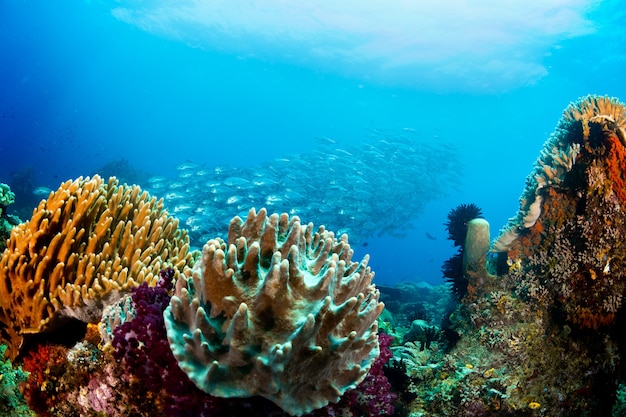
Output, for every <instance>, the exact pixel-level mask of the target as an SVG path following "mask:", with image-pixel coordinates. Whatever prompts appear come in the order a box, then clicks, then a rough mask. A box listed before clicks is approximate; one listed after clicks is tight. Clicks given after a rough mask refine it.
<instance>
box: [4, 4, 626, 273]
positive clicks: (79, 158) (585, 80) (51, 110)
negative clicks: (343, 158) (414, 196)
mask: <svg viewBox="0 0 626 417" xmlns="http://www.w3.org/2000/svg"><path fill="white" fill-rule="evenodd" d="M291 3H293V4H292V5H290V4H289V2H276V3H275V4H274V2H273V1H264V2H260V1H250V2H246V3H245V5H244V4H243V3H242V2H211V1H200V2H193V1H190V0H189V1H182V0H181V1H175V2H172V1H149V2H141V3H138V2H131V1H109V2H107V1H91V2H78V1H76V2H63V4H62V6H61V5H60V4H61V3H59V2H53V1H47V0H32V1H17V0H15V1H14V0H4V1H2V2H0V19H1V22H2V24H0V39H2V42H0V155H2V164H1V165H0V182H8V181H9V178H10V177H11V175H12V173H14V172H16V171H19V170H21V169H24V168H25V167H33V168H34V170H35V178H36V185H41V186H47V187H50V188H52V189H54V188H56V187H57V186H58V184H59V183H60V182H62V181H64V180H66V179H69V178H75V177H78V176H80V175H90V174H92V173H93V172H95V170H97V169H98V168H99V167H102V166H103V165H105V164H106V163H109V162H111V161H114V160H119V159H122V158H124V159H126V160H128V161H129V163H130V164H131V166H133V167H134V168H137V169H142V170H146V171H149V172H150V173H152V174H153V175H165V176H172V175H175V174H176V168H175V167H176V165H177V164H179V163H181V162H184V161H193V162H196V163H201V164H205V165H206V166H215V165H225V164H226V165H233V166H249V165H251V166H255V165H258V164H260V163H264V162H268V161H271V160H273V159H275V158H282V157H289V156H290V155H294V154H298V153H305V152H307V151H308V150H310V149H312V148H313V147H314V146H317V145H318V142H317V141H316V140H315V138H317V137H329V138H333V139H334V140H336V141H338V142H340V143H342V144H359V143H361V142H362V141H363V138H364V137H365V136H366V135H367V134H368V132H369V131H371V129H399V130H402V129H405V128H411V129H415V130H416V131H418V132H419V135H420V138H421V140H424V141H428V142H430V143H440V142H441V143H443V142H449V143H454V144H456V145H458V147H459V152H460V154H459V156H460V159H461V161H462V167H461V169H462V175H461V178H460V182H461V187H460V189H459V190H456V191H454V192H452V193H446V190H445V189H444V190H441V196H436V197H440V198H434V197H433V196H428V197H426V196H425V197H424V198H425V201H427V203H426V206H425V208H424V210H423V211H421V212H417V213H415V220H414V224H415V227H414V228H411V229H410V230H407V235H406V237H404V238H393V237H390V236H383V237H380V238H371V239H369V240H368V241H367V246H359V247H357V256H362V255H364V254H365V253H369V254H370V255H371V265H372V267H373V269H374V270H375V271H376V273H377V278H376V280H377V281H378V282H385V283H390V282H396V281H400V280H426V281H430V282H440V280H441V273H440V268H441V264H442V262H443V261H444V260H445V259H447V258H448V257H450V256H451V255H452V254H453V252H454V249H453V248H452V246H451V244H450V243H449V242H448V241H447V240H446V239H445V237H446V233H445V230H444V227H443V223H444V222H445V220H446V215H447V213H448V211H449V210H450V209H451V208H453V207H456V206H457V205H458V204H460V203H475V204H477V205H478V206H480V207H481V208H482V209H483V212H484V214H485V217H486V218H487V219H488V220H489V221H490V223H491V227H492V235H494V236H495V235H496V233H497V231H498V230H499V229H500V228H501V227H502V226H504V225H505V224H506V221H507V219H508V218H509V217H512V216H513V215H514V214H515V212H516V210H517V207H518V198H519V195H520V194H521V191H522V189H523V187H524V180H525V177H526V175H527V174H528V173H529V172H530V171H531V168H532V164H533V162H534V161H535V159H536V157H537V156H538V153H539V150H540V149H541V146H542V144H543V142H544V141H545V140H546V138H547V137H548V135H549V134H550V133H551V132H552V130H553V128H554V126H555V125H556V123H557V121H558V119H559V118H560V116H561V112H562V111H563V109H564V108H565V107H566V106H567V105H568V104H569V103H570V102H571V101H575V100H576V99H578V98H579V97H581V96H584V95H587V94H601V95H605V94H606V95H610V96H615V97H618V98H620V99H621V100H622V101H624V100H626V82H625V81H624V74H626V56H625V55H624V50H625V49H624V45H626V34H625V30H624V27H623V25H621V22H623V21H624V17H625V16H624V15H625V12H624V10H625V9H624V7H623V2H621V1H602V2H595V1H593V2H590V1H589V2H586V1H582V0H580V1H571V2H562V1H546V2H541V4H540V5H539V4H530V5H523V3H525V2H516V3H519V4H509V3H513V2H508V3H507V5H506V6H505V5H504V3H502V2H499V1H485V2H483V1H481V2H478V1H476V2H454V1H451V2H448V1H434V0H433V2H432V3H433V4H429V2H426V1H424V2H421V1H420V2H415V4H413V3H410V2H403V1H388V2H379V1H367V2H357V1H345V2H340V3H339V5H337V4H333V3H337V2H327V1H322V2H315V3H314V2H296V1H294V2H291ZM526 3H539V2H526ZM565 3H567V4H565ZM313 4H315V5H316V6H315V7H313V6H312V5H313ZM385 174H386V173H385V172H380V175H385ZM402 191H403V190H402V189H401V188H398V190H397V195H398V198H399V199H401V198H402ZM311 198H312V199H314V198H315V196H311ZM233 214H236V213H233ZM304 220H306V221H312V222H316V220H315V219H304ZM224 227H226V225H224ZM427 233H428V234H429V235H430V236H432V237H435V238H436V240H433V239H430V238H428V237H427V236H426V234H427Z"/></svg>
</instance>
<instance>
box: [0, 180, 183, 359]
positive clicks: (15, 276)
mask: <svg viewBox="0 0 626 417" xmlns="http://www.w3.org/2000/svg"><path fill="white" fill-rule="evenodd" d="M177 227H178V221H177V220H176V219H174V218H173V217H171V216H170V215H168V213H167V212H166V211H165V210H164V209H163V202H162V200H157V199H156V198H154V197H150V196H149V195H148V193H146V192H142V191H141V189H140V188H139V187H138V186H127V185H118V182H117V180H116V179H115V178H114V177H112V178H110V179H109V181H108V182H105V181H104V180H103V179H102V178H100V177H99V176H97V175H96V176H94V177H93V178H91V179H90V178H86V179H83V178H82V177H81V178H79V179H77V180H75V181H67V182H65V183H63V184H62V185H61V186H60V187H59V189H58V190H57V191H55V192H53V193H51V194H50V196H49V198H48V199H47V200H42V202H41V203H40V204H39V206H38V207H37V208H36V209H35V210H34V211H33V215H32V218H31V219H30V220H29V221H26V222H25V223H22V224H21V225H19V226H17V227H15V228H14V229H13V230H12V233H11V237H10V239H9V242H8V247H7V249H6V250H5V252H4V254H3V256H2V259H1V260H0V336H1V339H2V341H3V342H4V343H7V345H8V346H9V354H10V356H11V357H15V356H16V355H17V354H18V353H19V351H20V349H21V348H22V346H23V340H24V337H26V336H27V335H32V334H38V333H42V332H48V331H51V330H54V329H55V327H57V326H59V325H60V324H62V323H63V321H64V320H67V319H70V318H75V319H78V320H80V321H83V322H89V323H97V322H98V321H99V320H100V316H101V312H102V308H103V307H104V306H105V305H106V304H110V303H112V302H115V301H116V300H117V299H118V298H119V296H120V294H121V293H123V292H126V291H128V290H129V289H130V288H132V287H135V286H137V285H139V284H140V283H142V282H148V283H149V284H150V285H154V284H155V282H156V281H157V280H158V279H159V271H160V270H162V269H164V268H165V267H167V266H171V267H173V268H174V269H182V267H183V266H184V265H185V264H186V263H187V262H188V261H189V259H190V255H189V253H188V250H189V243H188V238H187V235H186V233H185V232H181V231H179V230H178V229H177Z"/></svg>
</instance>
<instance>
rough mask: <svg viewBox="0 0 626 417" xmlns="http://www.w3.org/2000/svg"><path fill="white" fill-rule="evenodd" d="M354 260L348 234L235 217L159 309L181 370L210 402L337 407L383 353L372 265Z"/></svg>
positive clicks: (285, 220)
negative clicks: (253, 399)
mask: <svg viewBox="0 0 626 417" xmlns="http://www.w3.org/2000/svg"><path fill="white" fill-rule="evenodd" d="M352 254H353V250H352V249H351V248H350V246H349V244H348V242H347V236H345V235H344V236H343V237H342V238H341V239H340V240H337V239H336V238H335V237H334V234H333V233H332V232H328V231H326V230H325V229H324V227H323V226H322V227H320V228H319V230H318V231H317V232H315V233H314V232H313V224H311V223H309V224H308V225H301V224H300V219H299V218H298V217H292V218H291V219H290V218H289V216H288V215H287V214H283V215H281V216H279V215H277V214H273V215H271V216H269V217H268V216H267V212H266V210H265V209H261V210H260V211H259V212H258V213H256V212H255V210H254V209H252V210H250V212H249V214H248V218H247V220H246V221H245V223H244V222H243V221H242V220H241V219H240V218H239V217H235V218H234V219H233V220H232V221H231V223H230V226H229V231H228V244H227V243H226V242H224V241H223V240H221V239H214V240H210V241H209V242H208V243H207V244H206V245H205V246H204V250H203V257H202V261H201V262H197V263H196V266H195V267H194V269H193V272H187V274H186V278H185V277H183V278H179V279H178V281H177V282H176V293H175V296H173V297H172V299H171V302H170V306H169V307H168V308H167V309H166V310H165V313H164V316H165V324H166V327H167V334H168V339H169V341H170V347H171V349H172V352H173V353H174V356H175V357H176V359H177V360H178V364H179V366H180V367H181V369H183V370H184V371H185V372H186V373H187V375H188V376H189V378H190V379H191V380H192V381H194V383H195V384H196V385H197V386H198V387H200V388H201V389H203V390H204V391H206V392H209V393H210V394H212V395H215V396H221V397H250V396H254V395H259V396H263V397H265V398H268V399H270V400H271V401H273V402H275V403H276V404H278V405H279V406H280V407H281V408H282V409H284V410H285V411H287V412H288V413H290V414H293V415H302V414H304V413H307V412H310V411H311V410H314V409H317V408H320V407H322V406H324V405H326V404H328V403H329V402H335V401H338V400H339V398H340V396H341V395H342V394H343V393H344V392H345V391H347V390H348V389H350V388H354V387H355V386H356V385H357V384H358V383H359V382H361V381H362V380H363V378H365V375H366V374H367V371H368V369H369V368H370V366H371V365H372V363H373V362H374V360H375V359H376V357H377V356H378V354H379V347H378V341H377V322H376V318H377V317H378V315H379V314H380V312H381V311H382V309H383V304H382V303H379V301H378V297H379V293H378V290H377V289H376V288H375V286H374V285H372V284H371V280H372V278H373V276H374V274H373V272H371V271H370V268H369V267H367V261H368V258H367V257H366V258H365V259H364V260H363V261H362V262H360V263H357V262H352V260H351V258H352Z"/></svg>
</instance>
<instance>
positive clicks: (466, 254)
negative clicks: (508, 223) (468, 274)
mask: <svg viewBox="0 0 626 417" xmlns="http://www.w3.org/2000/svg"><path fill="white" fill-rule="evenodd" d="M490 239H491V237H490V235H489V222H487V220H485V219H480V218H478V219H473V220H470V222H469V223H467V234H466V235H465V245H463V270H465V271H466V270H467V268H468V267H470V268H476V267H479V268H480V269H484V264H485V259H484V257H485V256H486V255H487V252H488V251H489V245H490V243H491V242H490Z"/></svg>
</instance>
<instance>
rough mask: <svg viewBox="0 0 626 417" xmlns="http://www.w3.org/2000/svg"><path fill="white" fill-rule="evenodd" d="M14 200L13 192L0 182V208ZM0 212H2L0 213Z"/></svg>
mask: <svg viewBox="0 0 626 417" xmlns="http://www.w3.org/2000/svg"><path fill="white" fill-rule="evenodd" d="M14 202H15V194H14V193H13V191H11V188H10V187H9V186H8V185H7V184H4V183H0V210H3V209H4V208H5V207H6V206H8V205H9V204H13V203H14ZM0 214H2V213H0Z"/></svg>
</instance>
